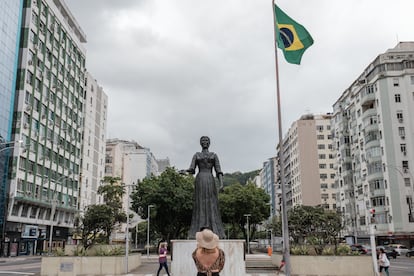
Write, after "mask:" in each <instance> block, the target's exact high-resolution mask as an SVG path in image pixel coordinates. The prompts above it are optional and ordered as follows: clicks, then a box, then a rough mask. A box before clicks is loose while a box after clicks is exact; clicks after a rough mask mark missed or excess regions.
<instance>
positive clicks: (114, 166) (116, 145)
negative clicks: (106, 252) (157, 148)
mask: <svg viewBox="0 0 414 276" xmlns="http://www.w3.org/2000/svg"><path fill="white" fill-rule="evenodd" d="M159 174H160V173H159V171H158V162H157V159H156V158H155V156H154V155H153V154H152V152H151V151H150V149H149V148H145V147H142V146H141V145H139V144H138V143H137V142H135V141H126V140H120V139H108V140H107V142H106V157H105V176H110V177H117V178H119V179H120V183H119V184H123V185H126V189H127V191H126V193H125V194H124V196H123V199H122V201H123V202H122V206H123V209H124V211H125V212H126V211H127V208H129V206H130V198H129V197H128V193H129V192H131V191H133V188H134V186H135V185H137V184H138V182H139V181H140V180H142V179H144V178H146V177H151V176H152V175H154V176H157V175H159ZM125 228H126V224H123V225H122V226H121V227H120V228H119V229H117V230H116V231H114V232H113V237H112V240H113V241H122V240H124V239H125Z"/></svg>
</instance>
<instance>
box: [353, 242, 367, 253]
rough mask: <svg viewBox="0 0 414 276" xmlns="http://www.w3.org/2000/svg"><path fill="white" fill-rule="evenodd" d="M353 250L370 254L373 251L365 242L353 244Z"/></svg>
mask: <svg viewBox="0 0 414 276" xmlns="http://www.w3.org/2000/svg"><path fill="white" fill-rule="evenodd" d="M351 250H352V251H357V252H359V253H360V254H364V255H365V254H369V253H370V252H371V247H369V246H367V245H363V244H352V245H351Z"/></svg>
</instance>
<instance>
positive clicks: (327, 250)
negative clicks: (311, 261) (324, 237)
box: [322, 246, 335, 256]
mask: <svg viewBox="0 0 414 276" xmlns="http://www.w3.org/2000/svg"><path fill="white" fill-rule="evenodd" d="M322 255H329V256H332V255H335V250H334V249H333V248H332V247H330V246H329V247H328V246H327V247H325V248H324V249H323V250H322Z"/></svg>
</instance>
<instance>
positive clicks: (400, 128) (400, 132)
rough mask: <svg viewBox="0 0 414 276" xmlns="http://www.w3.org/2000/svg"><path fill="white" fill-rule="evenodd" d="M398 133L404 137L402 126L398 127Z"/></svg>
mask: <svg viewBox="0 0 414 276" xmlns="http://www.w3.org/2000/svg"><path fill="white" fill-rule="evenodd" d="M398 135H400V136H401V138H402V139H404V138H405V128H404V127H399V128H398Z"/></svg>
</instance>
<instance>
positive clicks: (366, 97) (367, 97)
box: [361, 93, 375, 105]
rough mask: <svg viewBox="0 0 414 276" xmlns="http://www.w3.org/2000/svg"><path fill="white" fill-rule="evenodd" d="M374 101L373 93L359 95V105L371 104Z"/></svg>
mask: <svg viewBox="0 0 414 276" xmlns="http://www.w3.org/2000/svg"><path fill="white" fill-rule="evenodd" d="M373 101H375V94H374V93H363V94H362V95H361V105H366V104H369V103H371V102H373Z"/></svg>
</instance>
